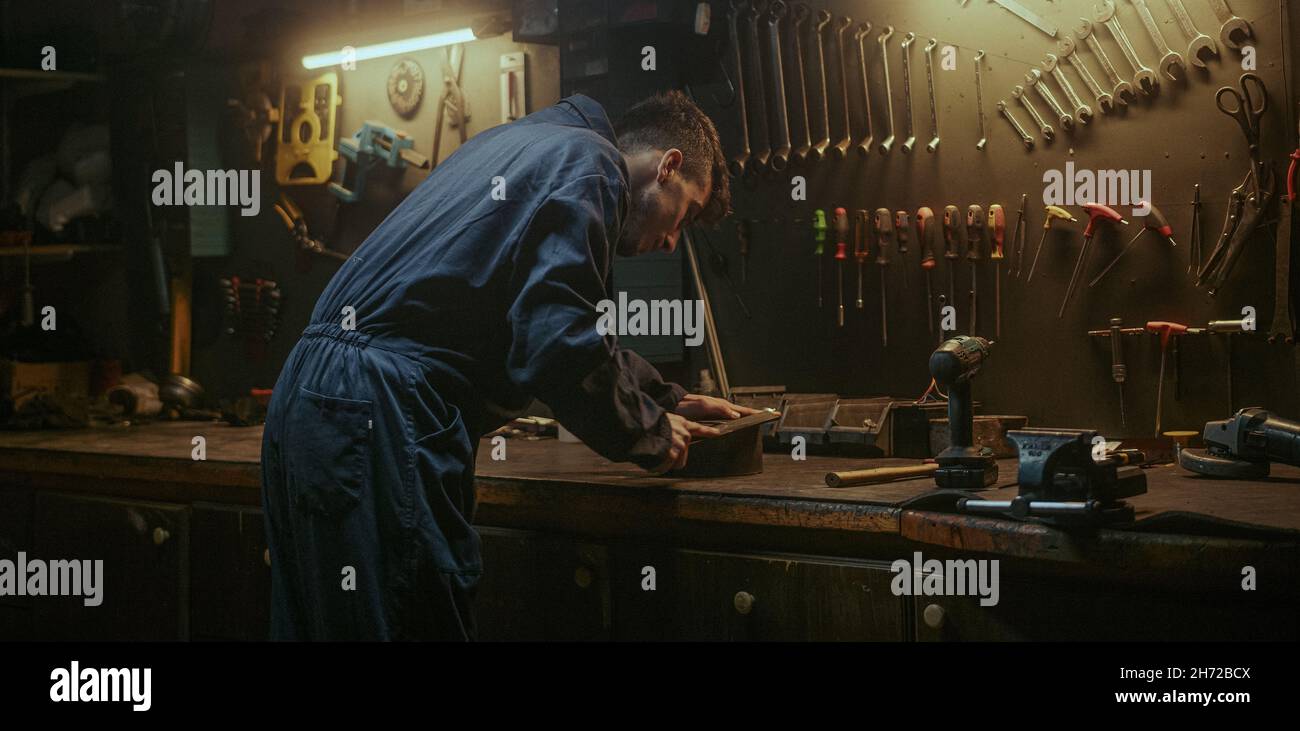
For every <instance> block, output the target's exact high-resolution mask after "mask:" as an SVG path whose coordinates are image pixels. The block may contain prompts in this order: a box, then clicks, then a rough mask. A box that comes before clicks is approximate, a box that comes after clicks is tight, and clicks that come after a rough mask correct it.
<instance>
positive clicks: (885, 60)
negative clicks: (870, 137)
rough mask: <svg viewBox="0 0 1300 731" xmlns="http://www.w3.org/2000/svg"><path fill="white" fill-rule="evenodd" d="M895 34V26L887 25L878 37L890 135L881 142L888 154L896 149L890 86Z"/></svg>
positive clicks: (884, 153)
mask: <svg viewBox="0 0 1300 731" xmlns="http://www.w3.org/2000/svg"><path fill="white" fill-rule="evenodd" d="M893 35H894V26H892V25H887V26H885V32H884V33H881V34H880V37H879V38H877V39H876V41H878V42H879V43H880V62H881V63H882V64H884V67H883V69H884V72H885V109H886V110H887V111H888V112H889V136H888V137H886V138H885V139H884V140H882V141H881V143H880V147H879V150H880V154H882V155H888V154H889V151H890V150H892V149H894V96H893V94H892V93H890V88H889V50H888V49H889V39H890V38H891V37H892V36H893Z"/></svg>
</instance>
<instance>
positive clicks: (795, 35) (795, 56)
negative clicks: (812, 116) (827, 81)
mask: <svg viewBox="0 0 1300 731" xmlns="http://www.w3.org/2000/svg"><path fill="white" fill-rule="evenodd" d="M811 14H812V11H811V10H809V9H808V6H807V5H805V4H804V3H795V4H794V5H792V6H791V7H790V15H789V18H790V20H789V22H787V23H786V28H788V29H789V32H790V41H789V45H788V46H787V47H788V48H789V49H790V54H789V58H790V74H789V78H790V83H791V84H792V86H793V88H792V93H793V95H794V101H795V103H796V104H798V109H797V110H796V112H795V120H796V121H797V122H799V123H800V124H801V126H800V128H799V132H800V134H799V137H798V139H793V140H791V142H790V144H792V145H795V148H794V150H792V151H791V153H790V154H791V157H792V158H793V159H794V160H795V161H797V162H804V161H806V160H807V159H808V154H809V152H811V151H812V125H811V123H810V120H809V118H808V84H807V82H806V81H805V80H804V70H803V42H802V37H803V33H804V28H805V27H806V26H807V25H808V17H809V16H810V15H811Z"/></svg>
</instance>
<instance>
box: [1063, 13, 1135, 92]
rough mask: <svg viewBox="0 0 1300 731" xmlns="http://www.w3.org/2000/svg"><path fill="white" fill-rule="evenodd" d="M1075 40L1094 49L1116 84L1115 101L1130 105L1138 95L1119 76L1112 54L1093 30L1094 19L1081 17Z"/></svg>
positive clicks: (1104, 68)
mask: <svg viewBox="0 0 1300 731" xmlns="http://www.w3.org/2000/svg"><path fill="white" fill-rule="evenodd" d="M1074 38H1075V40H1079V41H1084V42H1086V43H1087V44H1088V48H1091V49H1092V55H1094V56H1096V57H1097V60H1098V61H1100V62H1101V68H1102V70H1104V71H1105V72H1106V78H1108V79H1110V83H1112V84H1114V85H1115V91H1114V93H1115V101H1117V102H1119V103H1120V105H1121V106H1125V107H1127V106H1128V103H1129V102H1131V101H1133V98H1134V97H1135V96H1136V95H1135V94H1134V93H1133V85H1132V84H1130V83H1128V82H1127V81H1124V80H1123V79H1121V78H1120V77H1119V72H1118V71H1116V70H1115V64H1113V63H1111V62H1110V56H1107V55H1106V49H1105V48H1104V47H1103V46H1102V45H1101V39H1099V38H1097V36H1096V35H1095V34H1094V33H1093V32H1092V21H1091V20H1088V19H1087V18H1079V25H1078V26H1076V27H1075V29H1074Z"/></svg>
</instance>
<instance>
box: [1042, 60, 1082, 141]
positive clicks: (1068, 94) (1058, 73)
mask: <svg viewBox="0 0 1300 731" xmlns="http://www.w3.org/2000/svg"><path fill="white" fill-rule="evenodd" d="M1043 70H1044V71H1046V72H1047V73H1049V74H1051V75H1052V78H1054V79H1056V83H1058V84H1060V85H1061V88H1062V89H1064V90H1065V100H1066V101H1068V102H1069V103H1070V104H1071V105H1073V106H1074V116H1076V117H1078V118H1079V121H1080V122H1082V123H1084V124H1091V123H1092V107H1090V106H1088V105H1087V104H1084V103H1083V100H1082V99H1080V98H1079V95H1078V93H1076V92H1075V91H1074V84H1071V83H1070V80H1069V79H1068V78H1066V76H1065V70H1064V69H1062V68H1061V64H1060V62H1059V60H1058V59H1057V58H1056V54H1054V53H1049V54H1047V55H1046V56H1045V57H1044V58H1043Z"/></svg>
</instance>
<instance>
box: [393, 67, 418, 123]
mask: <svg viewBox="0 0 1300 731" xmlns="http://www.w3.org/2000/svg"><path fill="white" fill-rule="evenodd" d="M423 98H424V69H422V68H420V64H418V63H416V62H415V61H412V60H411V59H409V58H404V59H402V60H401V61H398V62H397V65H396V66H393V70H392V71H390V72H389V74H388V103H389V104H391V105H393V111H395V112H397V115H398V116H400V117H401V118H402V119H410V118H411V117H413V116H414V115H415V112H416V110H417V109H419V108H420V100H422V99H423Z"/></svg>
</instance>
